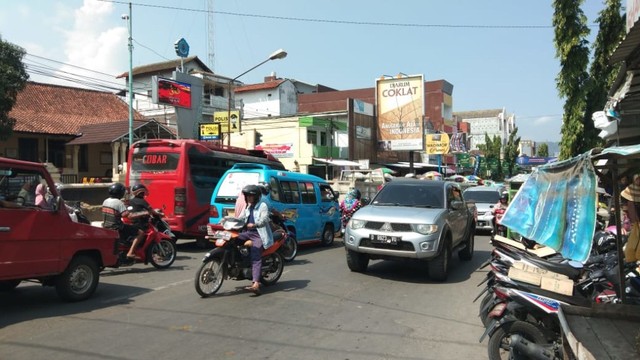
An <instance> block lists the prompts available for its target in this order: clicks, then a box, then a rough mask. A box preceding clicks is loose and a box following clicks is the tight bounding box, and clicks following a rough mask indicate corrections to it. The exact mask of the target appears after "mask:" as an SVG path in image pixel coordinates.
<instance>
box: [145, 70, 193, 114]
mask: <svg viewBox="0 0 640 360" xmlns="http://www.w3.org/2000/svg"><path fill="white" fill-rule="evenodd" d="M155 78H157V80H156V81H153V82H152V84H153V85H155V86H152V90H153V91H152V98H153V101H154V102H155V103H157V104H165V105H171V106H179V107H183V108H187V109H191V84H187V83H184V82H180V81H175V80H171V79H165V78H161V77H155Z"/></svg>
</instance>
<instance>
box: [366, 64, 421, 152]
mask: <svg viewBox="0 0 640 360" xmlns="http://www.w3.org/2000/svg"><path fill="white" fill-rule="evenodd" d="M376 109H377V114H378V147H379V148H380V149H382V150H392V151H396V150H423V149H424V135H423V134H424V130H423V118H424V80H423V76H422V75H411V76H407V77H401V78H392V79H391V78H382V79H378V80H376Z"/></svg>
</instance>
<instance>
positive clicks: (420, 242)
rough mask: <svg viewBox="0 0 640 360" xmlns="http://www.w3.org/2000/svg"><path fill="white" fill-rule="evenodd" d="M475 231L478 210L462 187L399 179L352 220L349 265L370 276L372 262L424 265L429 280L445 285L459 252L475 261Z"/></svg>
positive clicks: (347, 238)
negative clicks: (400, 261) (469, 203)
mask: <svg viewBox="0 0 640 360" xmlns="http://www.w3.org/2000/svg"><path fill="white" fill-rule="evenodd" d="M474 232H475V217H474V209H473V207H472V206H471V207H470V206H467V204H466V203H465V201H464V199H463V198H462V192H461V189H460V185H458V184H457V183H453V182H444V181H434V180H417V179H404V178H401V179H394V180H393V181H391V182H389V183H387V184H386V185H385V186H384V187H383V188H382V189H381V190H380V192H379V193H378V194H377V195H376V196H375V197H374V198H373V199H372V200H371V203H370V204H369V205H367V206H365V207H363V208H361V209H360V210H358V211H357V212H356V213H355V214H354V215H353V217H352V218H351V220H350V221H349V224H348V225H347V229H346V230H345V235H344V244H345V247H346V252H347V265H348V266H349V269H351V271H356V272H364V271H365V270H366V269H367V266H368V264H369V260H370V259H373V260H375V259H386V260H398V259H416V260H424V261H428V267H429V277H430V278H431V279H433V280H436V281H445V280H446V279H447V276H448V271H449V262H450V259H451V254H452V253H453V252H455V251H458V256H459V258H460V259H461V260H465V261H467V260H471V258H472V257H473V246H474Z"/></svg>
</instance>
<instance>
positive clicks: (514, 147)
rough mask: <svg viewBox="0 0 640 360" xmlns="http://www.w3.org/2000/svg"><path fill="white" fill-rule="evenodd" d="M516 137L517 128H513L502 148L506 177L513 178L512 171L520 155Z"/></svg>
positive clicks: (518, 139)
mask: <svg viewBox="0 0 640 360" xmlns="http://www.w3.org/2000/svg"><path fill="white" fill-rule="evenodd" d="M517 135H518V128H514V129H513V131H511V133H510V134H509V139H508V140H507V144H506V145H505V146H504V161H505V163H506V164H507V175H508V176H509V177H511V176H513V169H514V168H515V166H516V160H517V159H518V156H519V155H520V150H519V149H518V147H519V146H520V137H519V136H517Z"/></svg>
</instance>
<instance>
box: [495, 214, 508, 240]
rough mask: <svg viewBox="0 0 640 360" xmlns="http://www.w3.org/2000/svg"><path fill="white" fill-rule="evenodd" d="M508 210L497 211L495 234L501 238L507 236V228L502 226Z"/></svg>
mask: <svg viewBox="0 0 640 360" xmlns="http://www.w3.org/2000/svg"><path fill="white" fill-rule="evenodd" d="M505 211H506V209H495V211H494V216H495V230H494V233H495V234H496V235H500V236H504V237H506V236H507V227H506V226H504V225H502V217H503V216H504V213H505Z"/></svg>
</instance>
